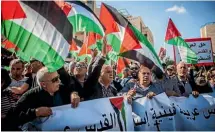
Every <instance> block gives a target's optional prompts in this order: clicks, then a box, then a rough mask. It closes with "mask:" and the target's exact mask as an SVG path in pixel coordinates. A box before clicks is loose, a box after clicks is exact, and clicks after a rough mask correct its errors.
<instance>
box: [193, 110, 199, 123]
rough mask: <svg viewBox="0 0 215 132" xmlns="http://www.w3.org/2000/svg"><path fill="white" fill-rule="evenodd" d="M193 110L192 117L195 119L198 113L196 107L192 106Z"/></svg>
mask: <svg viewBox="0 0 215 132" xmlns="http://www.w3.org/2000/svg"><path fill="white" fill-rule="evenodd" d="M193 111H194V112H192V114H193V118H192V119H193V120H195V119H196V116H197V115H199V112H198V111H197V108H194V109H193Z"/></svg>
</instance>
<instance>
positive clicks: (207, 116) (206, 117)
mask: <svg viewBox="0 0 215 132" xmlns="http://www.w3.org/2000/svg"><path fill="white" fill-rule="evenodd" d="M203 115H204V117H205V119H209V118H210V116H211V115H210V113H209V112H208V115H205V112H204V111H203Z"/></svg>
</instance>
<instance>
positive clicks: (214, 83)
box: [196, 67, 215, 93]
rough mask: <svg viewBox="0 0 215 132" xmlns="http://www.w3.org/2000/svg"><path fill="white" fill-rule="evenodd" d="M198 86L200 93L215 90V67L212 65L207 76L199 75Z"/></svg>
mask: <svg viewBox="0 0 215 132" xmlns="http://www.w3.org/2000/svg"><path fill="white" fill-rule="evenodd" d="M196 86H197V88H198V90H199V93H211V92H214V91H215V68H214V67H212V68H211V69H210V70H209V71H208V73H207V77H205V76H199V77H197V78H196Z"/></svg>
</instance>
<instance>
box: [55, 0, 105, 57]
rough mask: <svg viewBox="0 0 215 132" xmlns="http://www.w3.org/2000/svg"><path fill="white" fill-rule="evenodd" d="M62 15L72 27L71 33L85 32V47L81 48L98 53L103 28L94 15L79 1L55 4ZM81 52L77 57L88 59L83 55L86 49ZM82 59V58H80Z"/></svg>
mask: <svg viewBox="0 0 215 132" xmlns="http://www.w3.org/2000/svg"><path fill="white" fill-rule="evenodd" d="M56 3H57V4H58V5H59V6H60V7H61V9H62V10H63V11H64V13H65V14H66V15H67V17H68V20H69V21H70V23H71V24H72V25H73V28H74V29H73V33H74V34H75V33H77V32H85V33H86V34H87V35H86V36H85V37H87V39H88V41H87V43H86V42H85V44H86V45H84V46H85V47H83V48H87V49H88V48H89V49H95V48H97V49H98V50H99V51H101V50H102V41H103V40H102V39H103V36H104V35H105V33H104V27H103V25H102V24H101V22H100V21H99V19H98V18H97V16H96V15H95V13H94V12H93V11H92V10H91V9H90V8H89V7H88V6H86V5H85V4H84V3H82V2H80V1H69V2H64V1H57V2H56ZM83 50H84V52H83V51H82V50H81V53H80V54H79V55H81V56H85V57H89V55H88V54H87V53H88V52H87V53H86V54H84V53H85V51H86V49H83ZM81 58H82V57H81Z"/></svg>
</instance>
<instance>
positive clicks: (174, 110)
mask: <svg viewBox="0 0 215 132" xmlns="http://www.w3.org/2000/svg"><path fill="white" fill-rule="evenodd" d="M163 113H164V114H162V112H159V114H160V116H156V113H155V112H154V114H153V115H154V117H155V118H156V119H159V118H162V117H169V116H174V115H175V114H176V109H175V107H174V106H173V112H172V110H171V109H169V113H167V112H166V110H164V112H163Z"/></svg>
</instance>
